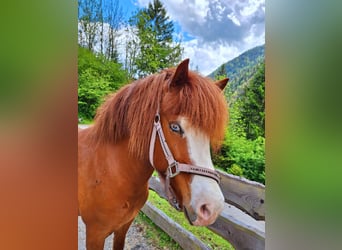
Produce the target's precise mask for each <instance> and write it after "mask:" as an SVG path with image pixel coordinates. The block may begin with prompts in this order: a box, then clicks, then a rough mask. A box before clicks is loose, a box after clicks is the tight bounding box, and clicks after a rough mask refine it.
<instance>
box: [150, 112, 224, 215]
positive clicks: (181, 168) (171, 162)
mask: <svg viewBox="0 0 342 250" xmlns="http://www.w3.org/2000/svg"><path fill="white" fill-rule="evenodd" d="M157 134H158V137H159V141H160V144H161V147H162V149H163V152H164V156H165V159H166V160H167V163H168V168H167V170H166V172H165V175H166V181H165V192H166V195H167V198H168V200H169V203H170V204H171V205H172V206H173V207H174V208H176V209H177V210H181V209H180V206H179V204H178V201H177V198H176V195H175V192H174V191H173V189H172V187H171V185H170V178H173V177H175V176H177V175H178V174H179V173H181V172H184V173H189V174H197V175H201V176H205V177H209V178H211V179H214V180H215V181H217V183H220V176H219V174H218V173H217V172H216V171H215V170H211V169H207V168H203V167H198V166H194V165H190V164H185V163H179V162H177V161H176V160H175V158H174V157H173V155H172V153H171V151H170V148H169V146H168V145H167V143H166V140H165V136H164V133H163V128H162V126H161V124H160V115H159V112H157V114H156V116H155V118H154V126H153V130H152V135H151V141H150V154H149V158H150V163H151V165H152V166H153V168H154V169H156V168H155V166H154V164H153V154H154V146H155V141H156V135H157Z"/></svg>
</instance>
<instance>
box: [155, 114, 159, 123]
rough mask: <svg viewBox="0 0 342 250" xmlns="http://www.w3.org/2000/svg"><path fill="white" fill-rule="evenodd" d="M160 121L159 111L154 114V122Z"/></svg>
mask: <svg viewBox="0 0 342 250" xmlns="http://www.w3.org/2000/svg"><path fill="white" fill-rule="evenodd" d="M158 122H160V115H159V113H157V114H156V116H155V117H154V123H158Z"/></svg>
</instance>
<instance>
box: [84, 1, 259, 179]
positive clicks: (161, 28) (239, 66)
mask: <svg viewBox="0 0 342 250" xmlns="http://www.w3.org/2000/svg"><path fill="white" fill-rule="evenodd" d="M78 13H79V16H78V20H79V22H78V23H79V26H78V29H79V36H78V114H79V115H78V118H79V123H91V122H92V121H93V119H94V116H95V114H96V109H97V108H98V107H99V105H100V104H101V103H102V102H103V101H104V99H105V97H106V96H107V95H108V94H109V93H112V92H115V91H116V90H118V89H119V88H120V87H122V86H124V85H125V84H128V83H129V82H131V81H132V80H135V79H138V78H141V77H144V76H147V75H149V74H153V73H156V72H158V71H160V70H161V69H164V68H167V67H172V66H175V65H177V64H178V63H179V62H180V61H181V58H182V52H183V48H182V42H181V41H179V40H177V39H176V38H175V37H174V36H173V33H174V23H173V22H172V21H171V20H170V19H169V17H168V15H167V11H166V9H165V7H164V6H163V4H162V3H161V2H160V1H159V0H153V2H150V3H149V5H148V7H146V8H142V9H139V10H138V11H136V12H134V13H132V15H131V17H130V18H129V20H128V21H124V19H123V15H122V10H121V9H120V5H119V2H118V1H115V0H108V1H105V2H103V1H102V0H96V1H90V0H79V10H78ZM122 30H124V31H125V35H122V34H120V31H122ZM123 36H124V39H122V37H123ZM263 49H264V47H263V46H261V47H256V48H254V49H251V50H250V51H248V52H246V53H247V54H246V53H243V54H242V55H240V56H238V57H236V58H235V59H233V60H231V61H229V62H227V63H226V64H223V65H222V66H221V67H219V68H218V69H217V70H215V71H214V72H213V73H212V74H210V75H209V77H211V78H213V79H222V78H224V77H229V78H230V81H229V83H228V86H227V87H226V90H225V96H226V98H227V102H228V103H229V114H230V115H229V116H230V118H229V126H228V128H227V131H226V136H225V139H224V141H223V144H222V147H221V149H220V150H219V151H218V152H212V153H213V157H212V158H213V163H214V165H215V167H217V168H219V169H222V170H224V171H226V172H228V173H231V174H234V175H238V176H243V177H245V178H248V179H250V180H254V181H257V182H260V183H263V184H265V64H264V55H263Z"/></svg>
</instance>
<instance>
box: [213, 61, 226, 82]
mask: <svg viewBox="0 0 342 250" xmlns="http://www.w3.org/2000/svg"><path fill="white" fill-rule="evenodd" d="M226 77H227V70H226V66H225V64H222V65H221V66H220V68H219V70H218V71H217V72H216V74H215V79H216V80H221V79H224V78H226Z"/></svg>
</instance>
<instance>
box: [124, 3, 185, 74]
mask: <svg viewBox="0 0 342 250" xmlns="http://www.w3.org/2000/svg"><path fill="white" fill-rule="evenodd" d="M130 24H131V26H134V27H136V36H137V38H138V41H137V42H138V44H139V45H138V47H139V53H138V54H137V57H136V60H135V64H136V72H134V74H137V75H138V76H140V77H142V76H146V75H149V74H152V73H155V72H157V71H159V70H160V69H163V68H167V67H170V66H174V65H175V64H176V63H178V62H179V61H180V59H181V53H182V48H181V46H180V42H178V43H177V42H175V41H173V32H174V25H173V22H172V21H170V20H169V17H168V16H167V13H166V10H165V8H164V6H163V4H162V3H161V2H160V1H159V0H153V3H149V5H148V8H144V9H141V10H139V11H138V12H137V13H136V14H135V15H133V17H132V18H131V19H130Z"/></svg>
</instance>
